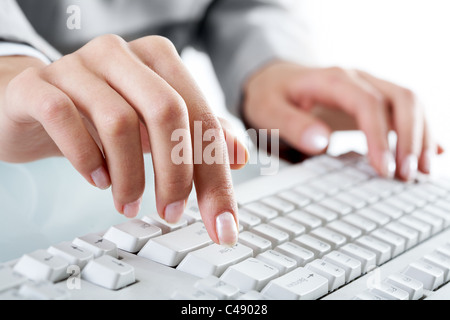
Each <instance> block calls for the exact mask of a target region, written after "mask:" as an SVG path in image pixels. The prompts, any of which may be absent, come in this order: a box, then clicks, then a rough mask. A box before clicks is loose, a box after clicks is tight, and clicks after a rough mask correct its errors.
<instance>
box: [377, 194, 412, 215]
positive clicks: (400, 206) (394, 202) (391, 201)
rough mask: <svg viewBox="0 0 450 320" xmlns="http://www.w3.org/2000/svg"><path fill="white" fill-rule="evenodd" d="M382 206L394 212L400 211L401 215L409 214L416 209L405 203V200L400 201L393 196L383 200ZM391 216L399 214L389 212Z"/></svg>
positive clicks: (399, 198)
mask: <svg viewBox="0 0 450 320" xmlns="http://www.w3.org/2000/svg"><path fill="white" fill-rule="evenodd" d="M382 204H383V205H386V206H390V207H392V208H394V210H397V211H400V212H402V213H411V212H413V211H414V209H416V206H415V205H413V204H412V203H410V202H408V201H406V200H405V199H402V198H401V197H399V196H397V195H393V196H392V197H390V198H387V199H385V200H384V201H383V202H382ZM391 213H392V214H393V215H398V214H400V213H399V212H395V211H391Z"/></svg>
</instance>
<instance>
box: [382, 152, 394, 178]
mask: <svg viewBox="0 0 450 320" xmlns="http://www.w3.org/2000/svg"><path fill="white" fill-rule="evenodd" d="M395 167H396V165H395V159H394V156H393V155H392V153H391V152H389V151H386V152H385V153H384V154H383V159H382V168H381V170H382V171H383V172H382V175H383V177H386V178H389V179H392V178H393V177H394V175H395Z"/></svg>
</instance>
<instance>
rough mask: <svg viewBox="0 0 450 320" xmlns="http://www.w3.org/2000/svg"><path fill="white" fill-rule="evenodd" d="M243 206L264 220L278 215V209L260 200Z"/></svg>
mask: <svg viewBox="0 0 450 320" xmlns="http://www.w3.org/2000/svg"><path fill="white" fill-rule="evenodd" d="M243 208H244V209H245V210H247V211H249V212H250V213H252V214H254V215H255V216H257V217H259V218H260V219H261V220H262V221H263V222H266V221H268V220H272V219H274V218H276V217H278V211H277V210H275V209H273V208H271V207H269V206H267V205H265V204H263V203H260V202H253V203H249V204H247V205H245V206H243Z"/></svg>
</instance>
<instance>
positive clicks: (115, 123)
mask: <svg viewBox="0 0 450 320" xmlns="http://www.w3.org/2000/svg"><path fill="white" fill-rule="evenodd" d="M101 126H102V128H103V131H104V133H105V134H106V135H107V136H109V137H120V136H123V135H125V134H126V133H127V132H129V131H130V130H131V129H135V128H138V127H139V118H138V116H137V114H136V113H135V112H134V111H132V110H121V111H114V112H112V113H110V114H107V115H105V116H104V117H103V119H102V124H101Z"/></svg>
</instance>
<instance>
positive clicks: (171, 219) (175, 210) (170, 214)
mask: <svg viewBox="0 0 450 320" xmlns="http://www.w3.org/2000/svg"><path fill="white" fill-rule="evenodd" d="M185 204H186V202H185V201H184V200H181V201H177V202H174V203H171V204H168V205H167V206H166V209H165V210H164V220H166V221H167V222H168V223H176V222H177V221H178V220H180V218H181V215H182V214H183V212H184V208H185Z"/></svg>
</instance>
